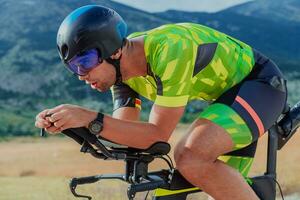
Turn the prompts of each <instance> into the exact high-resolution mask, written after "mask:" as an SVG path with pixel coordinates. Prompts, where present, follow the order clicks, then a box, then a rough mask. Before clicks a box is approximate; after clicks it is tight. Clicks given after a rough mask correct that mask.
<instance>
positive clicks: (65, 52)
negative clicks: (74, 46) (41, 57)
mask: <svg viewBox="0 0 300 200" xmlns="http://www.w3.org/2000/svg"><path fill="white" fill-rule="evenodd" d="M61 55H62V57H63V58H64V59H67V57H68V55H69V48H68V46H67V45H66V44H64V45H63V46H62V47H61Z"/></svg>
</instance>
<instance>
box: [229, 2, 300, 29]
mask: <svg viewBox="0 0 300 200" xmlns="http://www.w3.org/2000/svg"><path fill="white" fill-rule="evenodd" d="M226 12H231V13H236V14H240V15H244V16H251V17H255V18H263V19H270V20H272V21H275V22H277V23H282V22H284V21H293V22H295V23H299V22H300V1H299V0H283V1H282V0H256V1H251V2H247V3H245V4H241V5H237V6H233V7H231V8H229V9H227V10H226Z"/></svg>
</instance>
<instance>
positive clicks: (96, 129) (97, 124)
mask: <svg viewBox="0 0 300 200" xmlns="http://www.w3.org/2000/svg"><path fill="white" fill-rule="evenodd" d="M103 118H104V115H103V114H102V113H100V112H99V113H98V115H97V118H96V119H95V120H93V121H91V122H90V123H89V126H88V128H89V131H90V132H91V133H92V134H94V135H99V133H100V132H101V131H102V130H103Z"/></svg>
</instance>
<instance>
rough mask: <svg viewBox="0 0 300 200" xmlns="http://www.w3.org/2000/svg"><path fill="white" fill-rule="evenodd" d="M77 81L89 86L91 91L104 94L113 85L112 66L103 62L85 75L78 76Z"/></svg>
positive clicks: (114, 73) (114, 76)
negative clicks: (94, 90)
mask: <svg viewBox="0 0 300 200" xmlns="http://www.w3.org/2000/svg"><path fill="white" fill-rule="evenodd" d="M79 80H82V81H85V82H86V84H90V85H91V88H92V89H96V90H98V91H100V92H105V91H107V90H109V88H110V87H111V86H112V85H113V84H114V83H115V81H116V71H115V68H114V66H113V65H112V64H109V63H108V62H106V61H105V60H104V61H103V63H101V64H99V65H98V66H97V67H95V68H93V69H92V70H91V71H89V72H88V74H87V75H85V76H79Z"/></svg>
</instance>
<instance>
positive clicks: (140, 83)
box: [124, 23, 255, 107]
mask: <svg viewBox="0 0 300 200" xmlns="http://www.w3.org/2000/svg"><path fill="white" fill-rule="evenodd" d="M138 36H144V51H145V55H146V60H147V64H148V75H147V76H140V77H133V78H131V79H129V80H126V81H124V83H125V84H126V85H128V86H129V87H130V88H131V89H133V90H134V91H135V92H136V93H138V94H140V95H141V96H144V97H145V98H147V99H149V100H151V101H154V103H155V104H157V105H160V106H167V107H179V106H185V105H186V104H187V103H188V101H190V100H194V99H200V100H209V101H214V100H215V99H217V98H218V97H219V96H220V95H221V94H222V93H224V92H225V91H226V90H228V89H230V88H231V87H233V86H234V85H236V84H237V83H239V82H240V81H241V80H243V79H244V78H245V77H246V76H247V75H248V74H249V73H250V72H251V70H252V67H253V65H254V63H255V61H254V57H253V51H252V48H251V47H250V46H249V45H247V44H245V43H243V42H241V41H239V40H237V39H234V38H232V37H230V36H228V35H226V34H224V33H221V32H218V31H216V30H214V29H212V28H209V27H206V26H203V25H199V24H192V23H179V24H168V25H163V26H160V27H158V28H155V29H152V30H149V31H145V32H136V33H132V34H131V35H129V36H128V39H130V38H134V37H138Z"/></svg>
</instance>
